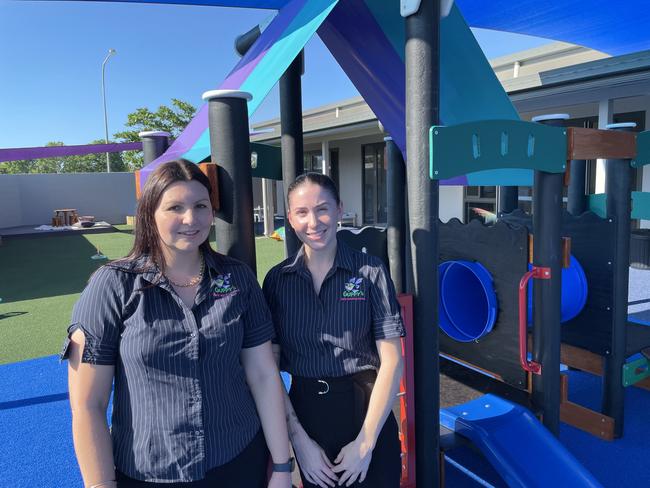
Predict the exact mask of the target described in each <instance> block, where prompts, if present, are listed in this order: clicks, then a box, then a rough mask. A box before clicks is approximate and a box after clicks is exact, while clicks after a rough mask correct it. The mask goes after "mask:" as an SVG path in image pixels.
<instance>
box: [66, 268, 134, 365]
mask: <svg viewBox="0 0 650 488" xmlns="http://www.w3.org/2000/svg"><path fill="white" fill-rule="evenodd" d="M118 273H119V272H118V271H116V270H115V269H111V268H109V267H106V266H104V267H102V268H100V269H98V270H97V271H96V272H95V273H94V274H93V275H92V277H91V278H90V281H89V282H88V285H87V286H86V288H85V289H84V291H83V292H82V293H81V297H80V298H79V300H78V301H77V303H76V304H75V306H74V309H73V311H72V319H71V321H70V326H69V327H68V337H67V338H66V340H65V342H64V344H63V349H62V351H61V359H62V360H63V359H67V358H68V353H69V344H70V336H71V335H72V333H73V332H74V331H75V330H77V329H80V330H82V331H83V333H84V336H85V345H84V350H83V353H82V356H81V362H82V363H89V364H97V365H114V364H115V363H116V360H117V353H118V348H119V340H120V328H121V327H120V326H121V320H122V300H121V297H122V296H123V293H122V292H123V287H122V286H121V285H120V281H119V278H118V276H117V275H118Z"/></svg>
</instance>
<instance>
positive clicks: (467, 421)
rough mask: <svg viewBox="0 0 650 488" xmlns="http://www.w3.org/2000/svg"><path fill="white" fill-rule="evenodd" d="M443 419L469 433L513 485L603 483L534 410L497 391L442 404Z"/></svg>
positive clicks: (544, 487) (541, 486)
mask: <svg viewBox="0 0 650 488" xmlns="http://www.w3.org/2000/svg"><path fill="white" fill-rule="evenodd" d="M440 423H441V424H442V425H443V426H445V427H447V428H448V429H450V430H453V431H454V432H456V433H457V434H459V435H462V436H463V437H466V438H468V439H470V440H471V441H472V442H473V443H474V445H475V446H476V447H478V448H479V449H480V450H481V452H483V454H484V455H485V457H486V458H487V459H488V461H489V462H490V463H491V464H492V466H493V467H494V468H495V469H496V470H497V472H498V473H499V474H500V475H501V477H502V478H503V479H504V481H505V482H506V483H507V484H508V486H510V487H518V488H519V487H521V488H536V487H539V488H548V487H558V488H559V487H565V486H566V487H569V486H570V487H572V488H583V487H602V485H601V484H600V483H599V482H598V481H597V480H596V479H595V478H594V477H593V475H592V474H591V473H590V472H589V471H587V470H586V469H585V468H584V467H583V466H582V465H581V464H580V463H579V462H578V460H577V459H576V458H575V457H573V455H572V454H571V453H570V452H569V451H568V450H567V449H566V448H565V447H564V446H563V445H562V444H561V443H560V441H559V440H558V439H556V438H555V437H554V436H553V435H552V434H551V433H550V432H549V431H548V430H546V428H545V427H544V426H543V425H542V424H541V423H540V422H539V421H538V420H537V419H536V418H535V416H534V415H533V414H531V413H530V412H529V411H528V410H526V409H525V408H523V407H521V406H519V405H515V404H513V403H510V402H508V401H506V400H503V399H501V398H499V397H497V396H494V395H489V394H488V395H484V396H482V397H480V398H477V399H476V400H472V401H471V402H467V403H463V404H461V405H457V406H455V407H451V408H446V409H441V410H440Z"/></svg>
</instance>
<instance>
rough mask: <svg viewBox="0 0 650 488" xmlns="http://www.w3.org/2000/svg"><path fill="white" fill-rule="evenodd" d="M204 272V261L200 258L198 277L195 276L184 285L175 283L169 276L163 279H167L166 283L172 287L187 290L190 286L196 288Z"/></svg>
mask: <svg viewBox="0 0 650 488" xmlns="http://www.w3.org/2000/svg"><path fill="white" fill-rule="evenodd" d="M204 272H205V260H204V259H203V258H201V268H200V269H199V274H198V276H195V277H194V278H192V279H190V280H189V281H188V282H186V283H176V282H175V281H174V280H172V279H171V278H170V277H169V276H167V275H165V277H166V278H167V281H169V282H170V283H171V284H172V285H174V286H178V287H179V288H189V287H190V286H196V285H198V284H199V283H201V280H202V279H203V273H204Z"/></svg>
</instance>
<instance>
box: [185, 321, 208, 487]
mask: <svg viewBox="0 0 650 488" xmlns="http://www.w3.org/2000/svg"><path fill="white" fill-rule="evenodd" d="M194 312H195V311H194V310H190V309H189V308H186V310H185V316H186V317H187V320H188V323H189V328H190V331H191V332H190V334H189V337H190V344H189V347H188V356H189V359H190V360H191V362H192V368H191V370H192V379H191V380H190V381H191V386H190V399H189V400H190V408H189V425H188V430H189V432H190V435H191V437H193V439H192V443H193V444H194V445H195V446H196V451H197V455H196V457H195V463H196V470H197V471H198V473H199V474H200V476H203V475H204V474H205V435H204V429H203V402H202V392H201V382H200V380H199V377H200V374H201V373H200V367H199V357H200V335H199V327H198V321H197V319H196V316H195V314H194Z"/></svg>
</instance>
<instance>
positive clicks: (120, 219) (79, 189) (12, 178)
mask: <svg viewBox="0 0 650 488" xmlns="http://www.w3.org/2000/svg"><path fill="white" fill-rule="evenodd" d="M135 204H136V200H135V178H134V176H133V173H70V174H67V173H66V174H22V175H0V228H6V227H18V226H27V225H34V226H37V225H42V224H50V223H51V221H52V215H53V211H54V210H55V209H58V208H76V209H77V213H78V214H79V215H94V216H95V219H96V220H104V221H106V222H108V223H111V224H121V223H124V222H125V221H126V216H127V215H133V214H134V212H135Z"/></svg>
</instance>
